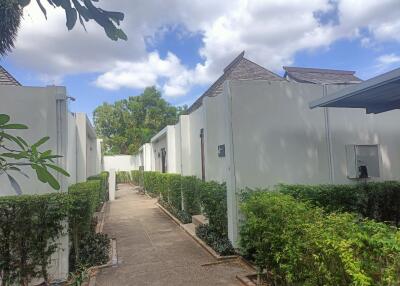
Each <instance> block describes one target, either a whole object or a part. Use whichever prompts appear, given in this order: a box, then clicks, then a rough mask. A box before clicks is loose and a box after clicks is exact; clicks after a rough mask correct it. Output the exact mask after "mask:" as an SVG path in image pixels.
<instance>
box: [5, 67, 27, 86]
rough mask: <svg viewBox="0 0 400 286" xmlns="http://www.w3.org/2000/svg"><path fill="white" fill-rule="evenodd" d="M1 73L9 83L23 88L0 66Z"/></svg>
mask: <svg viewBox="0 0 400 286" xmlns="http://www.w3.org/2000/svg"><path fill="white" fill-rule="evenodd" d="M0 73H2V74H3V75H4V76H5V77H6V78H7V79H8V80H9V81H10V83H12V84H14V85H17V86H21V85H22V84H21V83H20V82H19V81H18V80H17V79H16V78H15V77H14V76H12V75H11V74H10V73H9V72H8V71H7V70H6V69H5V68H4V67H3V66H2V65H0Z"/></svg>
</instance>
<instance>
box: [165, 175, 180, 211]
mask: <svg viewBox="0 0 400 286" xmlns="http://www.w3.org/2000/svg"><path fill="white" fill-rule="evenodd" d="M164 176H166V179H165V180H166V192H167V198H168V202H169V203H170V204H171V205H172V206H173V207H174V208H175V209H177V210H182V184H181V178H182V176H181V175H177V174H164Z"/></svg>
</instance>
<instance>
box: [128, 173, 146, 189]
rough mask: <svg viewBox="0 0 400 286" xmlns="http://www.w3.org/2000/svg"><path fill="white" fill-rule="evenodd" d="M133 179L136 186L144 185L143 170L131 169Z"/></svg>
mask: <svg viewBox="0 0 400 286" xmlns="http://www.w3.org/2000/svg"><path fill="white" fill-rule="evenodd" d="M131 180H132V183H133V184H135V185H136V186H140V187H143V186H144V183H143V172H142V171H137V170H135V171H131Z"/></svg>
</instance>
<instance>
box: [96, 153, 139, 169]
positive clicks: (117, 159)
mask: <svg viewBox="0 0 400 286" xmlns="http://www.w3.org/2000/svg"><path fill="white" fill-rule="evenodd" d="M103 158H104V159H103V160H104V171H108V172H110V171H111V170H112V169H114V170H115V171H116V172H119V171H132V170H139V166H141V162H140V155H114V156H104V157H103Z"/></svg>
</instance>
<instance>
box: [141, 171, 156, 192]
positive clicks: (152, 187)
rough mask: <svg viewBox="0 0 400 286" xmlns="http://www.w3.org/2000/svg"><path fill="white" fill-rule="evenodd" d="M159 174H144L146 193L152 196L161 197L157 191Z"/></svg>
mask: <svg viewBox="0 0 400 286" xmlns="http://www.w3.org/2000/svg"><path fill="white" fill-rule="evenodd" d="M156 177H157V172H144V174H143V181H144V188H145V190H146V192H147V193H148V194H149V195H150V196H152V197H156V196H158V195H159V193H158V191H157V184H158V180H157V178H156Z"/></svg>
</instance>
